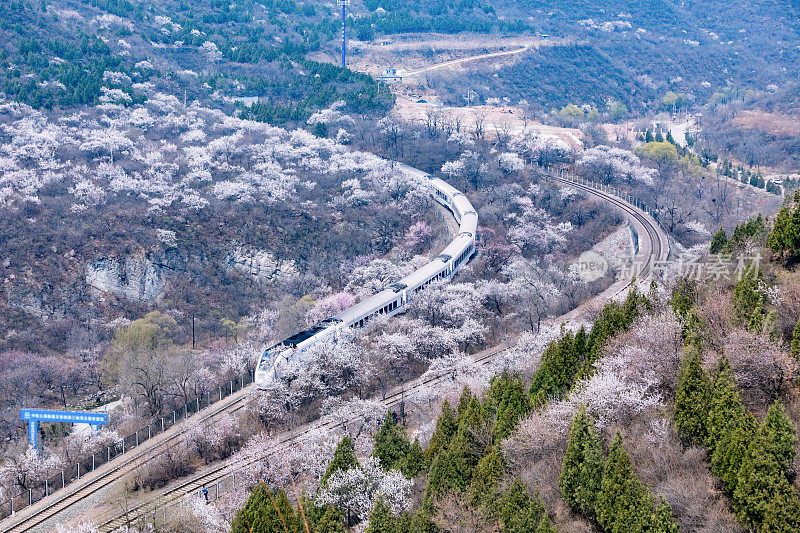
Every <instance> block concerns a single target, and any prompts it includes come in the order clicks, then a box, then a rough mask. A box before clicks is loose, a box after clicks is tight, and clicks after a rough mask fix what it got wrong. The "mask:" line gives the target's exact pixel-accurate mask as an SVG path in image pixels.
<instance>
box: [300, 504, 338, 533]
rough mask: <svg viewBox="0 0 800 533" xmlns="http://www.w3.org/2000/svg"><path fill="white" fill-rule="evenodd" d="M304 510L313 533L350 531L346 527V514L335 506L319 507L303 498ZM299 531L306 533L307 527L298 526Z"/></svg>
mask: <svg viewBox="0 0 800 533" xmlns="http://www.w3.org/2000/svg"><path fill="white" fill-rule="evenodd" d="M303 509H304V510H305V514H306V517H307V518H308V523H309V525H310V526H311V531H312V533H314V532H316V533H323V532H324V533H347V531H348V529H347V528H346V527H345V525H344V513H343V512H342V511H340V510H339V509H337V508H336V507H334V506H333V505H324V506H322V507H317V506H316V505H314V502H312V501H311V500H309V499H308V498H303ZM301 518H302V517H301ZM297 531H298V532H300V531H305V526H304V525H298V527H297Z"/></svg>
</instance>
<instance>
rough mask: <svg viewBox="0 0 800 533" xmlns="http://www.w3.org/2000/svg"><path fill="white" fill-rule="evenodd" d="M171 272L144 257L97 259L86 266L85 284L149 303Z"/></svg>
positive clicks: (122, 296)
mask: <svg viewBox="0 0 800 533" xmlns="http://www.w3.org/2000/svg"><path fill="white" fill-rule="evenodd" d="M170 271H171V269H170V268H169V267H167V266H165V265H164V264H162V263H157V262H154V261H153V260H152V259H151V258H149V257H147V256H134V257H128V258H126V259H124V260H118V259H113V258H109V259H99V260H97V261H95V262H93V263H89V264H87V265H86V283H87V284H88V285H89V286H90V287H91V288H92V289H94V290H95V291H97V292H110V293H112V294H114V295H116V296H119V297H120V298H126V299H128V300H134V301H138V302H152V301H153V300H155V299H156V298H157V297H158V295H159V294H161V291H163V290H164V285H165V284H166V282H167V278H168V277H169V274H170Z"/></svg>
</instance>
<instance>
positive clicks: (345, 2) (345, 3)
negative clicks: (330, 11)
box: [336, 0, 350, 68]
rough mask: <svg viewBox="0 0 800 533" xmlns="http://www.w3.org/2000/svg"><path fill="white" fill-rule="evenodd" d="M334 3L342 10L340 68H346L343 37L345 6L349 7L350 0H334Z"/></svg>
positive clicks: (345, 41)
mask: <svg viewBox="0 0 800 533" xmlns="http://www.w3.org/2000/svg"><path fill="white" fill-rule="evenodd" d="M336 3H337V4H338V5H339V6H341V8H342V68H346V67H347V61H346V59H345V51H346V50H347V45H346V43H347V40H346V37H345V33H344V29H345V17H346V15H347V6H349V5H350V0H336Z"/></svg>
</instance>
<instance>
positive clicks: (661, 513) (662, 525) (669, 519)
mask: <svg viewBox="0 0 800 533" xmlns="http://www.w3.org/2000/svg"><path fill="white" fill-rule="evenodd" d="M642 529H643V530H644V531H646V532H647V533H678V531H679V530H678V524H677V523H676V522H675V518H674V517H673V516H672V507H671V506H670V504H669V503H667V502H666V501H664V499H663V498H661V499H660V503H659V505H658V507H656V509H655V511H654V512H653V513H652V515H651V517H650V520H648V521H647V522H646V523H645V524H644V527H643V528H642Z"/></svg>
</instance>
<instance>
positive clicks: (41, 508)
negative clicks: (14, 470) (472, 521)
mask: <svg viewBox="0 0 800 533" xmlns="http://www.w3.org/2000/svg"><path fill="white" fill-rule="evenodd" d="M548 177H549V178H550V179H552V180H554V181H556V182H559V183H561V184H564V185H568V186H570V187H574V188H576V189H579V190H581V191H582V192H584V193H586V194H589V195H591V196H594V197H596V198H599V199H601V200H602V201H605V202H608V203H610V204H612V205H613V206H615V207H616V208H617V209H619V210H620V211H622V212H623V213H625V215H626V216H627V217H628V218H629V220H631V223H632V224H634V225H635V226H637V230H639V231H641V230H642V229H643V230H644V232H645V234H646V235H647V239H648V241H649V246H648V247H647V248H649V249H648V250H647V252H648V253H647V254H646V255H645V257H644V261H643V263H642V267H641V269H640V272H641V275H642V277H645V276H646V275H647V274H649V272H650V270H651V269H652V266H653V261H654V259H655V260H665V259H666V257H667V255H668V253H669V243H668V240H667V237H666V234H665V233H664V232H663V230H661V228H660V227H659V226H658V224H657V223H656V222H655V221H654V220H653V219H652V218H650V217H649V216H647V215H646V214H644V213H643V212H642V211H640V210H639V209H638V208H636V207H635V206H633V205H631V204H629V203H628V202H626V201H624V200H622V199H620V198H618V197H617V196H615V195H613V194H610V193H608V192H605V191H600V190H597V189H595V188H593V187H592V186H590V185H588V184H583V183H580V182H576V181H572V180H571V179H569V178H564V177H560V176H555V175H549V176H548ZM641 250H642V247H641V246H640V251H641ZM630 285H631V281H629V280H621V281H618V282H617V283H615V284H613V285H612V286H611V287H609V288H608V289H607V290H606V291H604V292H603V293H602V294H600V295H598V296H597V297H595V300H594V301H597V300H600V301H603V300H608V299H611V298H614V297H615V296H617V295H618V294H619V293H620V292H622V291H624V290H626V289H627V288H628V287H629V286H630ZM576 311H577V310H576ZM579 316H580V313H576V312H575V311H573V312H571V313H568V314H567V315H564V316H562V317H558V318H557V319H555V321H556V322H559V321H560V322H565V321H571V320H574V319H576V318H578V317H579ZM509 348H510V346H509V345H508V344H500V345H498V346H495V347H492V348H489V349H487V350H483V351H481V352H479V353H477V354H475V355H473V358H474V359H475V362H477V363H479V364H483V365H488V364H489V363H490V362H491V361H492V360H494V359H495V358H496V357H497V356H498V355H500V354H502V353H504V352H505V351H507V350H508V349H509ZM446 379H452V377H451V373H449V372H447V373H443V374H441V375H437V376H429V377H425V378H424V379H423V378H417V379H415V380H412V381H410V382H407V383H404V384H402V385H399V386H397V387H395V388H393V389H391V390H390V391H389V392H388V393H387V394H385V395H384V396H383V397H382V398H380V401H381V402H382V403H383V405H384V407H385V408H386V409H389V408H392V407H395V406H398V405H399V403H400V402H401V401H402V400H403V398H404V397H408V396H413V395H414V394H415V393H416V392H418V391H419V390H421V389H422V388H423V387H425V386H429V385H434V384H436V383H439V382H441V381H444V380H446ZM249 389H250V387H245V388H244V389H242V390H240V391H238V392H237V393H235V394H234V395H232V396H230V397H229V398H228V399H227V401H223V402H220V403H222V404H224V405H220V404H219V403H218V404H215V405H214V406H212V408H210V409H208V410H206V411H201V412H200V413H197V414H196V415H193V416H192V417H190V418H189V419H187V421H188V422H189V423H185V422H184V423H181V424H178V425H176V426H175V427H174V428H171V429H170V430H168V431H166V432H165V433H164V434H163V435H160V436H159V437H156V438H153V439H152V440H150V441H148V442H146V443H145V444H143V445H142V446H141V447H139V448H137V449H136V451H133V452H130V453H129V454H125V455H123V456H121V457H120V458H119V459H117V460H114V461H112V462H110V463H108V464H106V465H104V466H103V467H101V468H99V469H98V470H97V471H95V472H93V473H92V475H87V476H84V478H83V479H86V481H85V482H83V483H81V482H75V483H73V485H74V487H73V488H72V489H70V488H67V489H66V490H63V491H59V492H57V493H55V494H53V495H51V496H50V497H48V498H46V499H45V500H42V501H41V502H37V503H36V504H34V505H33V506H31V507H29V508H27V509H25V510H24V511H22V512H20V513H18V515H17V517H16V518H17V519H16V520H12V519H7V520H4V521H3V522H7V523H0V527H1V528H2V529H1V530H0V531H2V532H3V533H5V532H14V533H16V532H23V531H31V530H41V531H44V530H45V528H46V527H47V522H48V521H51V520H53V519H55V518H56V517H57V515H59V514H60V513H63V512H66V511H67V510H70V509H74V508H75V507H77V506H78V505H79V504H81V503H83V502H86V501H88V499H89V498H90V497H92V496H95V495H97V494H98V493H99V492H100V491H101V490H103V489H105V488H107V487H109V486H110V485H111V484H113V483H114V482H116V481H119V480H121V479H122V478H124V477H125V476H126V475H127V474H129V473H130V472H132V471H134V470H135V469H136V468H137V467H138V466H140V465H142V464H144V463H146V462H147V461H149V460H150V459H152V458H154V457H156V456H157V455H159V454H160V453H161V450H162V448H163V447H165V446H169V445H170V444H171V443H174V442H176V441H177V439H180V438H181V437H182V436H183V433H185V432H186V431H188V430H189V429H191V428H192V427H195V426H196V424H203V423H208V422H210V421H211V420H213V419H214V418H216V417H218V416H221V415H222V414H229V413H233V412H236V411H238V410H239V409H242V408H243V407H244V406H245V401H246V399H247V397H248V395H249ZM348 422H350V420H347V421H334V420H331V419H319V420H316V421H313V422H310V423H308V424H305V425H303V426H301V427H300V428H297V429H295V430H293V431H290V432H286V433H283V434H281V435H279V436H278V437H276V443H275V445H274V446H273V447H271V448H269V449H267V450H265V451H264V454H263V455H260V456H258V457H254V458H252V459H251V460H250V461H249V462H248V463H245V464H241V463H239V464H237V465H232V464H231V463H229V462H221V463H220V464H215V465H208V466H207V467H206V468H204V469H201V470H200V471H199V472H196V473H195V474H193V475H191V476H190V477H189V478H188V479H185V480H180V481H178V482H176V483H175V484H173V485H171V486H169V487H166V488H164V489H160V490H156V491H153V492H152V493H150V494H148V496H147V497H146V498H144V499H143V501H140V502H138V503H137V504H135V505H133V506H132V507H130V508H128V509H126V510H125V511H124V512H117V513H116V515H112V516H108V517H107V518H106V519H104V520H101V521H100V530H101V531H113V530H115V529H117V528H119V527H121V526H124V525H126V524H127V523H129V522H130V520H131V517H137V516H140V515H142V514H143V513H144V512H145V511H147V510H148V509H150V508H151V507H152V506H153V505H154V504H156V503H158V505H160V506H162V507H165V506H166V507H168V506H171V505H176V504H177V503H179V502H180V501H181V500H183V498H185V497H186V496H187V495H191V494H196V493H197V491H198V490H200V488H201V487H203V486H213V485H214V484H216V483H219V482H220V481H221V480H223V479H225V478H227V477H229V476H231V475H235V472H236V471H237V470H240V469H242V468H245V467H246V466H248V465H249V464H252V463H254V462H257V461H261V460H263V459H264V458H266V457H269V456H271V455H274V454H278V453H280V452H282V451H284V450H286V449H288V447H289V446H295V445H297V444H302V443H303V442H304V441H305V440H306V439H307V438H308V437H309V435H310V434H311V433H312V432H315V431H317V430H319V429H326V428H327V429H335V428H337V427H340V426H342V425H344V424H347V423H348ZM71 487H72V486H71ZM51 499H52V501H49V500H51ZM28 510H30V512H28V513H26V512H25V511H28Z"/></svg>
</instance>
